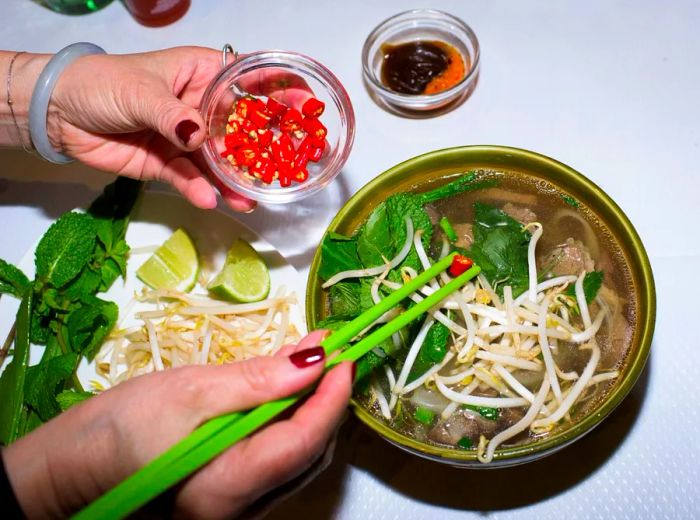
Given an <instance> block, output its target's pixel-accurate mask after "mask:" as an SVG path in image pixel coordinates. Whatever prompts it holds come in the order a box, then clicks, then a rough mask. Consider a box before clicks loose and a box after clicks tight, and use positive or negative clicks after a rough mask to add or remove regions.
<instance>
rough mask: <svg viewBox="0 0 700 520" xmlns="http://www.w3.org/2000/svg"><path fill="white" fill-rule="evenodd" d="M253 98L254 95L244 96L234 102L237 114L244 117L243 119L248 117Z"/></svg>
mask: <svg viewBox="0 0 700 520" xmlns="http://www.w3.org/2000/svg"><path fill="white" fill-rule="evenodd" d="M252 100H253V98H252V97H244V98H241V99H239V100H238V101H236V103H235V104H234V110H235V112H236V114H237V115H238V116H240V117H242V118H243V119H246V118H247V117H248V113H249V112H250V109H251V105H252V103H251V101H252Z"/></svg>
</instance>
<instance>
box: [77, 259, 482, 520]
mask: <svg viewBox="0 0 700 520" xmlns="http://www.w3.org/2000/svg"><path fill="white" fill-rule="evenodd" d="M453 256H454V255H448V256H447V257H445V258H443V259H442V260H440V261H439V262H437V263H436V264H434V265H433V266H431V267H430V268H429V269H427V270H426V271H424V272H423V273H421V274H420V275H418V276H417V277H416V278H414V279H413V280H411V281H410V282H408V283H407V284H405V285H403V286H402V287H401V288H399V289H397V290H396V291H394V292H393V293H391V294H390V295H388V296H387V297H386V298H384V299H383V300H382V301H381V302H380V303H379V304H377V305H375V306H373V307H371V308H370V309H368V310H367V311H366V312H364V313H363V314H361V315H360V316H358V317H357V318H355V319H354V320H353V321H351V322H350V323H348V324H347V325H345V326H344V327H343V328H341V329H339V330H338V331H336V332H334V333H333V334H332V335H330V336H329V337H327V338H326V339H324V340H323V341H322V342H321V345H322V346H323V347H324V350H325V351H326V353H329V354H330V353H332V352H334V351H336V350H338V349H340V348H342V347H343V346H345V345H346V344H347V343H348V342H349V341H350V340H352V339H353V338H354V337H356V336H357V335H358V334H359V333H360V332H362V331H363V330H365V329H366V328H367V327H369V326H370V325H372V324H373V323H374V322H375V321H376V320H377V319H378V318H380V317H381V316H382V315H384V313H386V312H387V311H388V310H390V309H392V308H393V307H395V306H396V305H397V304H399V303H400V302H401V301H402V300H404V299H405V298H407V297H408V296H409V295H410V294H412V293H414V292H415V291H416V290H418V289H420V288H421V287H422V286H424V285H426V284H427V283H428V282H430V281H431V280H432V279H433V278H435V277H436V276H437V275H438V274H439V273H441V272H442V271H444V270H445V269H447V268H448V267H449V266H450V264H451V263H452V259H453ZM479 271H480V269H479V267H478V266H476V265H475V266H473V267H472V268H471V269H469V270H468V271H466V272H464V273H462V274H461V275H460V276H458V277H455V278H454V279H452V280H450V282H448V283H447V284H445V285H444V286H442V287H441V288H440V289H438V290H437V291H435V292H434V293H433V294H431V295H430V296H428V297H427V298H425V299H424V300H422V301H421V302H419V303H417V304H416V305H414V306H413V307H411V308H410V309H409V310H407V311H405V312H403V313H402V314H400V315H399V316H398V317H397V318H395V319H393V320H392V321H390V322H389V323H387V324H385V325H384V326H382V327H380V328H379V329H377V330H375V331H374V332H372V333H371V334H369V335H368V336H366V337H365V338H363V339H362V340H360V341H359V342H358V343H356V344H355V345H353V346H352V347H351V348H349V349H347V350H346V351H345V352H343V353H341V354H340V355H338V356H335V357H333V358H332V359H330V360H328V361H327V363H326V368H330V367H332V366H334V365H337V364H338V363H341V362H342V361H357V360H358V359H359V358H361V357H362V356H363V355H365V354H366V353H367V352H369V351H370V350H372V348H374V347H375V346H376V345H377V344H379V343H381V342H382V341H384V340H385V339H387V338H389V337H391V335H392V334H394V333H395V332H398V331H399V330H401V329H402V328H403V327H405V326H406V325H407V324H408V323H410V322H411V321H413V320H414V319H416V318H417V317H418V316H420V315H421V314H423V313H424V312H427V311H429V310H430V309H431V308H432V307H434V306H435V305H437V304H438V303H440V302H441V301H442V300H443V299H445V298H446V297H447V296H449V295H450V294H451V293H452V292H454V291H455V290H457V289H459V288H460V287H461V286H462V285H464V284H465V283H466V282H467V281H468V280H470V279H471V278H473V277H474V276H476V275H477V274H478V273H479ZM310 391H311V389H308V390H306V391H304V392H301V393H299V394H297V395H293V396H289V397H286V398H283V399H279V400H277V401H271V402H269V403H266V404H263V405H261V406H259V407H257V408H255V409H253V410H251V411H248V412H235V413H232V414H227V415H223V416H220V417H217V418H215V419H212V420H210V421H208V422H207V423H205V424H204V425H202V426H201V427H199V428H198V429H197V430H195V431H194V432H193V433H192V434H190V435H189V436H187V437H186V438H185V439H183V440H182V441H180V442H179V443H177V444H175V445H174V446H172V447H171V448H170V449H168V450H167V451H166V452H165V453H163V454H161V455H160V456H158V457H157V458H155V459H153V460H152V461H151V462H149V463H148V464H147V465H146V466H144V467H143V468H141V469H140V470H139V471H137V472H136V473H134V474H133V475H131V476H130V477H128V478H127V479H125V480H124V481H122V482H121V483H120V484H118V485H117V486H115V487H114V488H112V489H111V490H110V491H108V492H107V493H105V494H104V495H103V496H101V497H99V498H98V499H97V500H95V501H94V502H93V503H92V504H90V505H88V506H87V507H86V508H84V509H83V510H82V511H80V512H79V513H77V514H76V515H75V516H74V518H78V519H86V518H123V517H124V516H126V515H128V514H130V513H132V512H134V511H136V510H137V509H138V508H139V507H141V506H143V505H144V504H146V503H147V502H148V501H149V500H151V499H153V498H155V497H156V496H158V495H159V494H161V493H162V492H164V491H165V490H167V489H168V488H170V487H171V486H172V485H174V484H176V483H177V482H179V481H180V480H182V479H183V478H185V477H187V476H188V475H190V474H191V473H193V472H194V471H196V470H197V469H199V468H200V467H202V466H203V465H204V464H206V463H208V462H209V461H210V460H212V459H213V458H214V457H216V456H217V455H219V454H220V453H221V452H223V451H224V450H226V449H227V448H229V447H231V446H232V445H233V444H235V443H236V442H238V441H239V440H241V439H243V438H245V437H247V436H248V435H250V434H251V433H253V432H254V431H255V430H257V429H259V428H260V427H261V426H263V425H264V424H266V423H267V422H269V421H270V420H271V419H273V418H274V417H276V416H277V415H279V414H280V413H281V412H283V411H284V410H286V409H287V408H289V407H290V406H292V405H293V404H294V403H296V402H298V401H299V400H300V399H301V398H302V397H303V396H304V395H305V394H307V393H309V392H310Z"/></svg>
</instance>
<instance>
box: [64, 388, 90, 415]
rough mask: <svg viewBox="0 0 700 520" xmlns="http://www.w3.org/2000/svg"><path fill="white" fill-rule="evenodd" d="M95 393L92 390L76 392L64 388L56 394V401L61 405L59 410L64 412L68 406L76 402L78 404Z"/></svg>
mask: <svg viewBox="0 0 700 520" xmlns="http://www.w3.org/2000/svg"><path fill="white" fill-rule="evenodd" d="M93 395H95V394H94V393H92V392H78V391H76V390H64V391H63V392H61V393H60V394H58V395H57V396H56V401H57V402H58V406H60V407H61V411H62V412H65V411H66V410H68V408H70V407H71V406H74V405H76V404H80V403H82V402H83V401H85V400H87V399H89V398H90V397H92V396H93Z"/></svg>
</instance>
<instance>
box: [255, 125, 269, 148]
mask: <svg viewBox="0 0 700 520" xmlns="http://www.w3.org/2000/svg"><path fill="white" fill-rule="evenodd" d="M257 134H258V146H259V147H260V149H261V150H264V149H267V148H268V147H269V146H270V144H271V143H272V137H273V135H272V130H270V129H268V128H260V129H258V131H257Z"/></svg>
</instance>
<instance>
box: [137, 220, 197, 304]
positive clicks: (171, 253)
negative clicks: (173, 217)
mask: <svg viewBox="0 0 700 520" xmlns="http://www.w3.org/2000/svg"><path fill="white" fill-rule="evenodd" d="M198 275H199V256H198V255H197V249H196V248H195V247H194V243H193V242H192V239H191V238H190V236H189V235H188V234H187V232H185V230H184V229H182V228H180V229H178V230H176V231H175V233H173V234H172V235H171V236H170V238H168V240H166V241H165V243H164V244H163V245H162V246H160V247H159V248H158V249H156V252H155V253H153V254H152V255H151V257H150V258H149V259H148V260H146V261H145V262H144V264H143V265H142V266H141V267H139V268H138V271H136V276H138V278H139V279H140V280H141V281H142V282H143V283H145V284H146V285H148V286H149V287H152V288H153V289H176V290H178V291H182V292H188V291H190V290H191V289H192V288H193V287H194V284H195V282H196V281H197V276H198Z"/></svg>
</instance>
